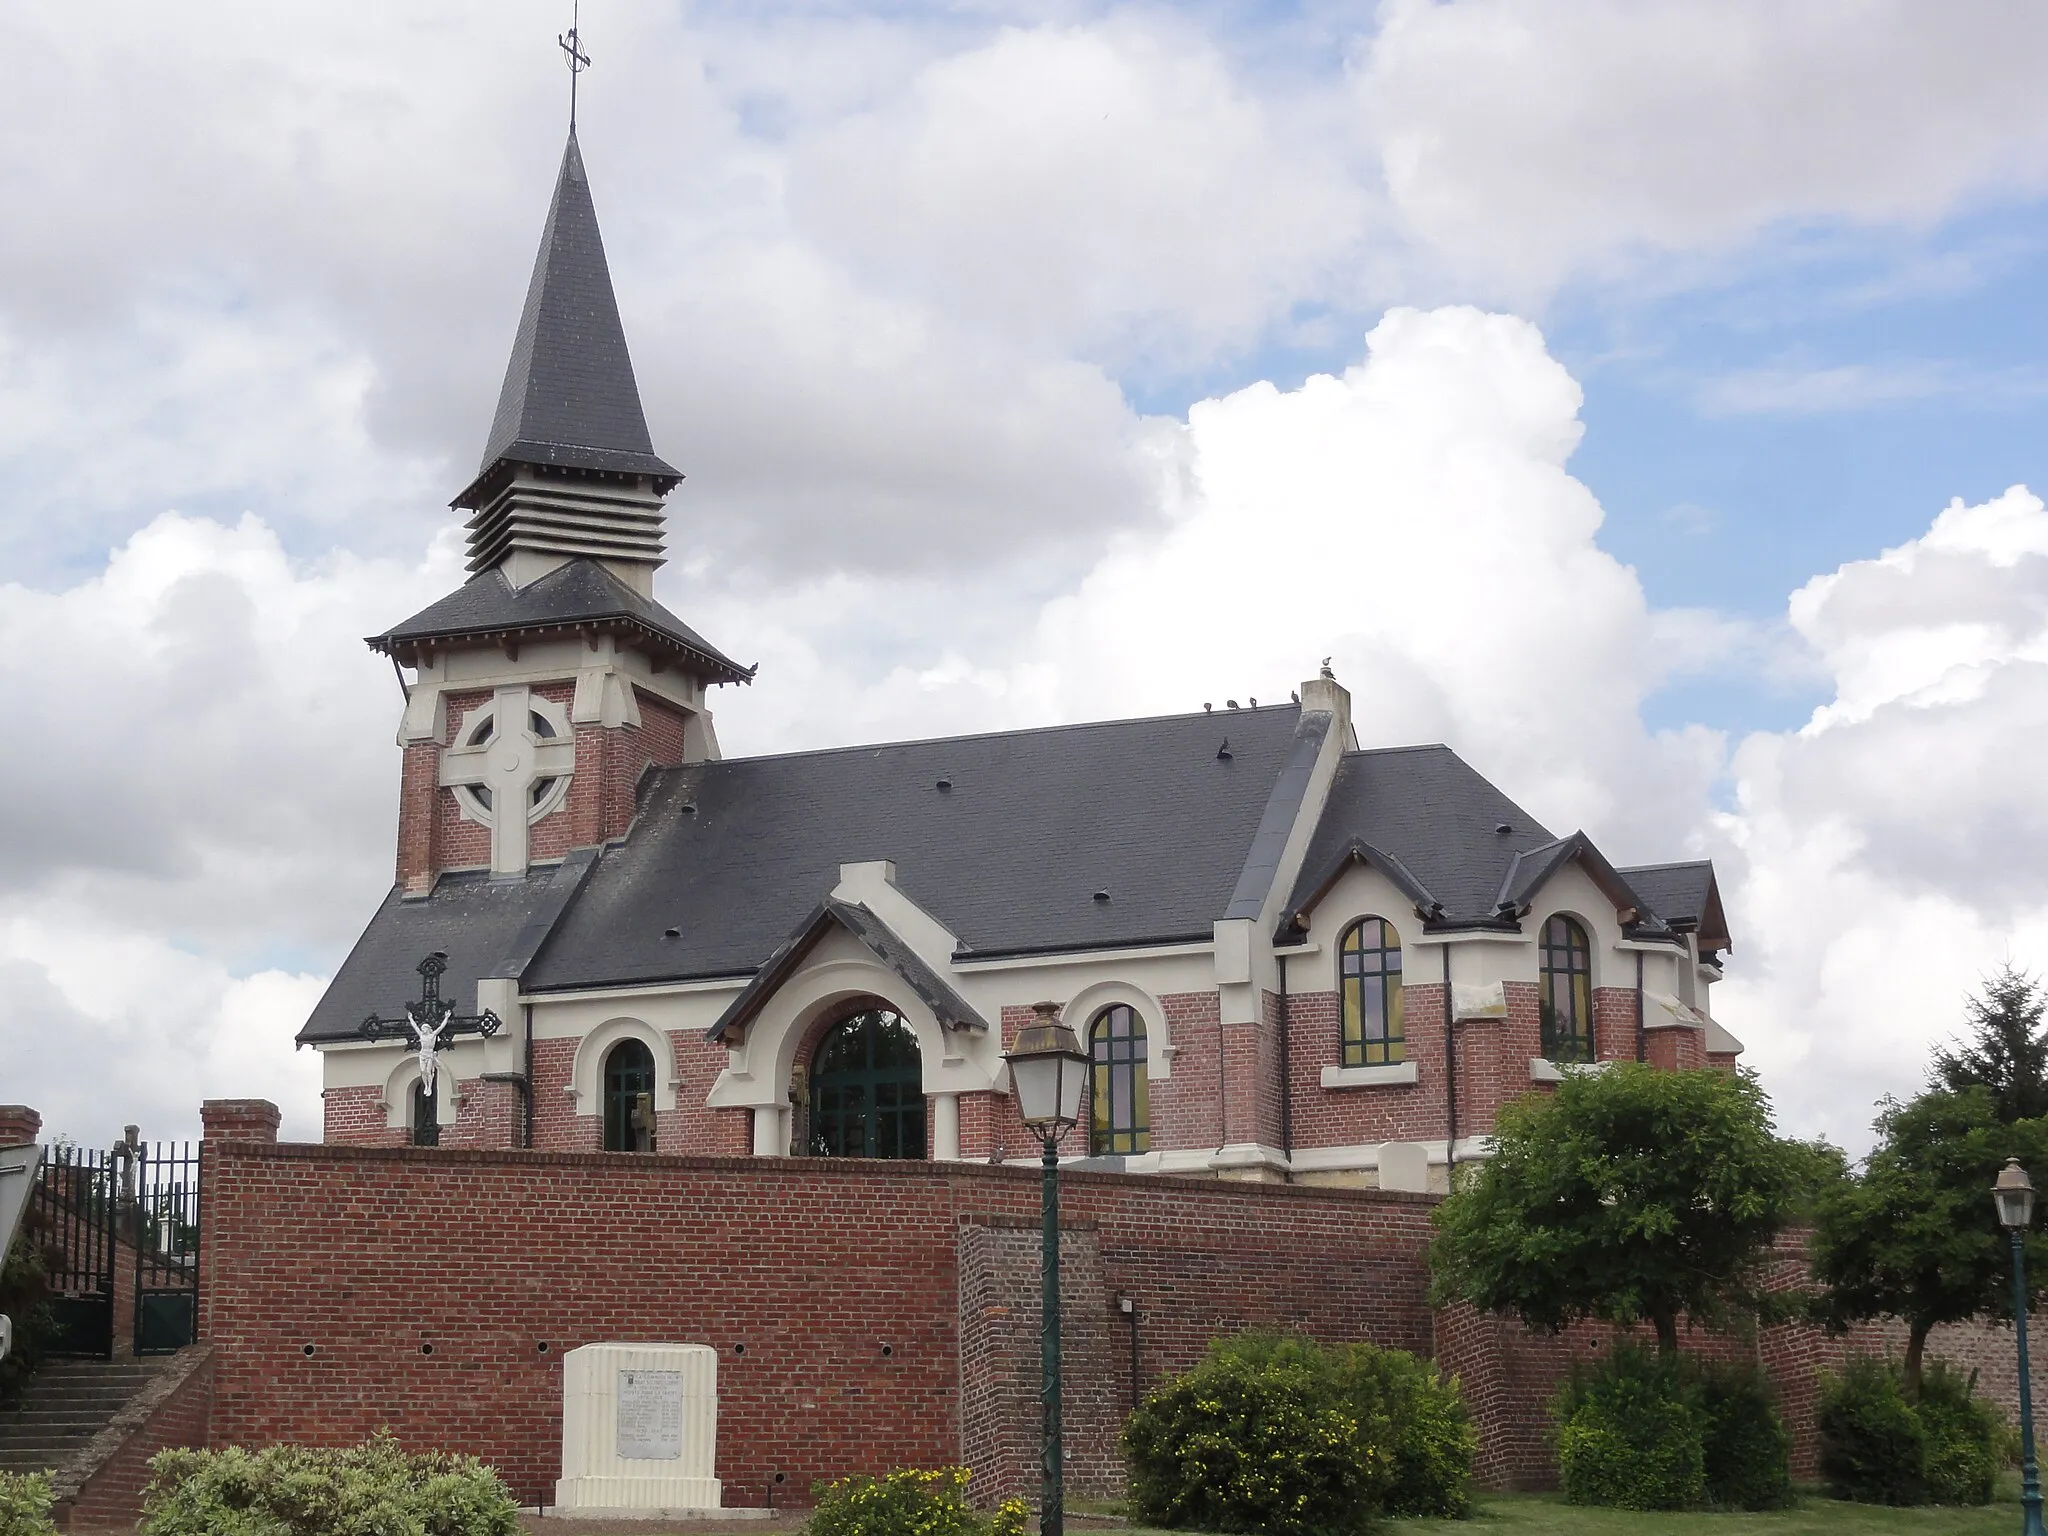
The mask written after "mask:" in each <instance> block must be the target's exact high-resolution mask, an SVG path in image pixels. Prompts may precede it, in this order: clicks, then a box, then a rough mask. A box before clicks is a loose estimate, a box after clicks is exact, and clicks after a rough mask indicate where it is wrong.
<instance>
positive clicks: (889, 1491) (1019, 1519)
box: [804, 1467, 1030, 1536]
mask: <svg viewBox="0 0 2048 1536" xmlns="http://www.w3.org/2000/svg"><path fill="white" fill-rule="evenodd" d="M971 1475H972V1474H970V1473H969V1472H968V1470H967V1468H965V1467H940V1468H939V1469H938V1470H937V1471H935V1472H921V1471H918V1470H916V1469H915V1468H910V1469H906V1470H904V1471H901V1472H891V1473H890V1474H889V1475H888V1476H887V1477H880V1478H876V1477H842V1478H841V1479H839V1481H838V1482H836V1483H819V1484H818V1485H817V1486H816V1487H815V1488H813V1489H812V1492H814V1493H816V1494H817V1496H818V1507H817V1508H816V1509H814V1510H812V1511H811V1518H810V1520H809V1522H808V1523H807V1524H806V1525H805V1526H804V1530H805V1532H806V1533H807V1536H1024V1527H1025V1524H1026V1522H1027V1520H1028V1519H1029V1518H1030V1512H1029V1511H1028V1510H1026V1509H1025V1507H1024V1501H1023V1500H1022V1499H1005V1500H1003V1502H1002V1503H1000V1504H998V1505H997V1506H996V1507H995V1510H994V1512H993V1513H992V1514H988V1515H983V1514H981V1513H980V1512H979V1511H977V1510H975V1509H973V1508H971V1507H970V1506H969V1505H968V1502H967V1480H968V1478H969V1477H970V1476H971Z"/></svg>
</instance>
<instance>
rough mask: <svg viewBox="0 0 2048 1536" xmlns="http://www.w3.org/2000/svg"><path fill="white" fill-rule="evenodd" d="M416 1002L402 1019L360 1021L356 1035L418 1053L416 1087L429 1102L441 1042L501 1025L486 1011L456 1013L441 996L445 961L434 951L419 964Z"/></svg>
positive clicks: (492, 1030)
mask: <svg viewBox="0 0 2048 1536" xmlns="http://www.w3.org/2000/svg"><path fill="white" fill-rule="evenodd" d="M419 969H420V1000H419V1001H418V1002H416V1003H407V1004H406V1005H405V1017H404V1018H402V1019H380V1018H378V1017H377V1015H375V1014H374V1013H373V1014H371V1015H370V1016H369V1017H368V1018H367V1019H365V1020H363V1022H362V1024H361V1025H360V1026H359V1032H360V1033H361V1035H362V1037H363V1038H364V1039H365V1040H395V1039H403V1040H404V1041H405V1044H406V1049H408V1050H414V1051H418V1052H419V1053H420V1084H421V1086H422V1087H423V1088H424V1089H425V1090H426V1092H427V1094H428V1096H429V1097H430V1098H431V1097H432V1095H433V1092H434V1075H435V1071H436V1058H437V1057H438V1056H439V1054H440V1050H441V1046H442V1044H443V1043H444V1042H446V1041H448V1040H451V1039H453V1037H455V1036H456V1035H483V1036H485V1037H486V1038H488V1037H489V1036H491V1035H495V1034H496V1033H497V1032H498V1030H499V1028H500V1026H501V1024H502V1023H503V1021H502V1020H501V1019H499V1017H498V1016H497V1015H496V1014H495V1013H493V1012H491V1010H490V1009H488V1008H486V1009H485V1010H484V1011H483V1012H482V1013H457V1012H456V1011H455V1005H454V1004H453V1003H451V1002H449V1001H448V1000H447V999H446V998H444V997H442V996H441V976H442V973H443V972H445V971H446V970H447V969H448V957H447V956H446V955H445V954H443V953H441V951H439V950H435V951H434V953H432V954H431V955H429V956H427V958H426V959H424V960H422V961H421V962H420V967H419Z"/></svg>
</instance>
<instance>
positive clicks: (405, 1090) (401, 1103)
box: [382, 1051, 462, 1131]
mask: <svg viewBox="0 0 2048 1536" xmlns="http://www.w3.org/2000/svg"><path fill="white" fill-rule="evenodd" d="M419 1080H420V1059H419V1057H418V1056H416V1055H414V1054H413V1053H412V1052H411V1051H407V1052H405V1053H404V1054H403V1055H401V1056H400V1057H399V1058H398V1065H396V1066H395V1067H393V1068H392V1069H391V1072H390V1074H389V1075H388V1076H387V1077H386V1078H385V1079H384V1098H383V1101H382V1103H383V1108H384V1128H385V1129H386V1130H391V1131H410V1130H411V1129H412V1085H413V1084H414V1083H416V1082H418V1081H419ZM461 1103H462V1097H461V1095H460V1094H459V1093H458V1092H457V1091H456V1086H455V1072H454V1069H453V1066H452V1064H451V1065H449V1066H444V1067H442V1069H441V1070H440V1071H438V1072H436V1073H435V1074H434V1123H435V1124H436V1125H439V1126H444V1127H445V1126H450V1125H453V1124H454V1123H455V1117H456V1115H457V1113H458V1112H459V1110H460V1107H461Z"/></svg>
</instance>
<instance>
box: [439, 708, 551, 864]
mask: <svg viewBox="0 0 2048 1536" xmlns="http://www.w3.org/2000/svg"><path fill="white" fill-rule="evenodd" d="M557 714H558V716H559V711H557ZM575 766H576V745H575V743H574V742H573V741H572V740H570V738H569V737H567V736H566V735H564V734H562V733H561V732H560V731H558V730H557V729H556V726H555V724H554V723H553V722H551V721H550V720H549V719H548V718H547V716H546V715H544V714H543V713H542V712H541V711H540V710H539V709H536V708H535V707H534V701H533V698H532V695H531V694H530V692H529V691H528V690H527V689H525V688H500V689H499V690H498V691H497V695H496V696H495V697H494V698H493V699H492V701H491V703H490V705H489V707H488V708H487V709H486V710H479V711H478V712H477V713H475V714H472V715H471V716H470V717H469V718H468V719H467V720H465V721H464V722H463V725H462V732H461V736H460V738H459V739H458V741H457V742H456V744H455V745H454V746H452V747H450V748H448V750H447V751H445V752H443V753H442V754H441V783H442V784H443V785H444V786H446V787H449V788H453V789H456V790H457V791H458V793H459V792H460V791H461V790H464V789H466V790H468V792H469V793H468V796H467V799H466V800H465V803H464V814H465V815H467V816H468V817H469V818H470V819H471V820H473V821H480V822H483V823H484V824H485V825H486V826H488V827H489V828H490V829H491V873H492V874H494V875H523V874H525V873H526V863H527V839H526V829H527V826H528V824H529V823H530V822H532V821H533V820H534V819H535V818H536V817H537V816H538V815H539V814H540V813H541V812H543V811H545V810H547V809H550V808H551V806H552V804H553V803H554V802H553V801H552V800H551V799H550V795H549V792H550V791H551V790H553V789H554V787H555V785H556V784H557V782H558V781H560V780H562V779H565V778H567V777H568V776H569V773H570V771H571V770H572V769H573V768H574V767H575Z"/></svg>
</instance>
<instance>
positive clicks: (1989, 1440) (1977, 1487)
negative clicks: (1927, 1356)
mask: <svg viewBox="0 0 2048 1536" xmlns="http://www.w3.org/2000/svg"><path fill="white" fill-rule="evenodd" d="M1913 1412H1914V1414H1915V1415H1917V1416H1918V1418H1919V1420H1920V1430H1921V1434H1922V1436H1923V1438H1924V1440H1925V1443H1926V1461H1925V1462H1924V1464H1923V1467H1922V1472H1921V1476H1922V1480H1923V1481H1924V1482H1925V1483H1926V1485H1927V1496H1928V1498H1929V1499H1931V1500H1932V1501H1933V1502H1934V1503H1936V1504H1989V1503H1990V1502H1991V1492H1992V1488H1993V1487H1994V1485H1995V1484H1996V1483H1997V1481H1998V1469H1999V1465H2000V1463H2001V1462H2003V1461H2004V1459H2005V1448H2006V1438H2007V1434H2006V1428H2005V1421H2004V1420H2003V1419H2001V1418H2000V1417H1999V1415H1998V1410H1997V1409H1995V1408H1993V1407H1992V1406H1991V1404H1989V1403H1987V1402H1985V1401H1984V1400H1983V1399H1982V1398H1980V1397H1978V1396H1977V1375H1976V1372H1974V1371H1972V1372H1970V1373H1969V1374H1968V1375H1965V1374H1963V1372H1961V1371H1959V1370H1957V1369H1956V1368H1955V1367H1954V1366H1952V1365H1950V1364H1949V1363H1948V1362H1947V1361H1945V1360H1932V1361H1929V1362H1928V1364H1927V1366H1926V1368H1925V1369H1924V1370H1923V1371H1922V1372H1921V1376H1920V1397H1919V1400H1918V1401H1917V1402H1915V1403H1914V1404H1913Z"/></svg>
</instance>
